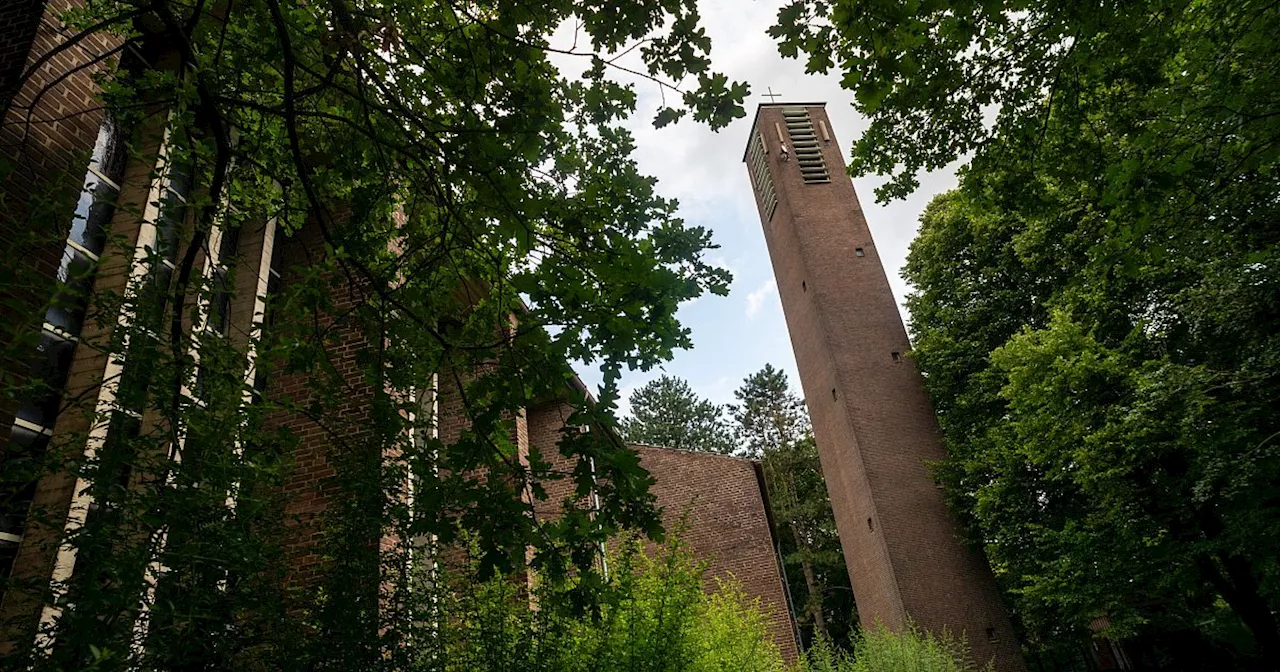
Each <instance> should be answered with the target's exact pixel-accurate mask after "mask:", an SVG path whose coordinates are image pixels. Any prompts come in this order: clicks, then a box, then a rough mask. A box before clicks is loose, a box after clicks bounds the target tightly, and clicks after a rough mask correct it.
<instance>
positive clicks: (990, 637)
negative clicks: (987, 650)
mask: <svg viewBox="0 0 1280 672" xmlns="http://www.w3.org/2000/svg"><path fill="white" fill-rule="evenodd" d="M987 641H988V642H994V641H996V629H995V628H987Z"/></svg>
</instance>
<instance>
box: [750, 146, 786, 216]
mask: <svg viewBox="0 0 1280 672" xmlns="http://www.w3.org/2000/svg"><path fill="white" fill-rule="evenodd" d="M768 158H769V150H768V149H766V148H765V146H764V136H763V135H761V134H760V133H759V132H757V133H756V137H754V138H752V140H751V151H749V152H747V161H748V162H750V164H751V182H752V183H753V184H755V187H756V191H758V192H760V203H761V205H762V206H763V207H764V218H765V221H768V220H771V219H773V211H774V210H776V209H777V207H778V192H777V191H775V190H774V188H773V175H771V174H770V173H769V161H768Z"/></svg>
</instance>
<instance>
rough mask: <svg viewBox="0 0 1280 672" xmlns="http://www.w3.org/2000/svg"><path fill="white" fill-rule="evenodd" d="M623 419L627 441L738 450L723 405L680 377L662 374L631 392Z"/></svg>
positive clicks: (729, 451) (715, 450)
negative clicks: (629, 410)
mask: <svg viewBox="0 0 1280 672" xmlns="http://www.w3.org/2000/svg"><path fill="white" fill-rule="evenodd" d="M630 401H631V414H630V415H629V416H628V417H627V418H625V419H624V420H623V421H622V433H623V436H625V437H626V439H627V440H628V441H634V442H636V443H647V444H649V445H651V446H663V447H666V448H677V449H680V450H700V451H702V452H706V453H720V454H721V455H729V454H732V453H736V452H738V445H737V443H735V442H734V440H733V431H732V430H731V429H730V428H729V424H728V423H727V422H725V419H724V408H723V407H721V406H719V405H717V404H713V403H711V402H710V401H709V400H707V399H703V398H702V397H699V396H698V395H697V393H695V392H694V391H693V388H691V387H689V383H688V382H687V381H685V380H684V379H683V378H677V377H675V376H668V375H665V374H664V375H662V376H659V377H658V378H655V379H654V380H651V381H649V382H648V383H645V384H644V385H642V386H641V387H639V388H637V389H636V390H635V391H634V392H632V393H631V399H630Z"/></svg>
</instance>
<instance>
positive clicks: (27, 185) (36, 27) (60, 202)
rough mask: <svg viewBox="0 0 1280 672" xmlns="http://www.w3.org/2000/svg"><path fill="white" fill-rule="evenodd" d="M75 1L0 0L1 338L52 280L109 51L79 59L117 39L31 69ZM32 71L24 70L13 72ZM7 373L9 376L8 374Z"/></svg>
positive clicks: (16, 370)
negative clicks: (4, 263) (4, 299)
mask: <svg viewBox="0 0 1280 672" xmlns="http://www.w3.org/2000/svg"><path fill="white" fill-rule="evenodd" d="M77 4H79V3H78V0H50V1H49V2H48V3H47V4H46V3H45V2H39V1H36V0H11V1H9V2H3V3H0V107H3V109H4V112H3V118H2V119H0V166H3V168H4V170H0V193H3V194H4V198H3V199H2V200H0V250H4V251H5V254H6V257H7V258H8V259H10V260H14V261H16V262H17V263H15V264H13V265H12V266H9V267H6V268H4V269H3V270H0V281H3V284H4V286H5V291H6V293H7V294H9V296H10V297H11V298H12V299H17V301H16V302H14V303H11V304H9V305H8V306H7V307H6V308H5V309H3V311H0V324H3V327H0V342H2V343H4V344H5V345H7V344H8V343H9V342H10V339H11V338H14V337H15V335H16V334H19V333H22V332H24V331H26V332H31V331H38V330H39V328H40V317H41V314H42V310H41V307H42V306H43V305H44V303H45V302H47V301H48V300H49V297H50V296H51V294H52V291H53V288H54V273H55V271H56V270H57V267H58V261H59V259H60V258H61V254H62V245H63V239H64V238H65V237H66V234H67V231H68V230H69V229H70V227H71V214H72V212H73V210H74V208H75V204H76V200H77V198H78V195H79V190H80V186H81V181H82V180H83V179H84V173H85V167H86V165H87V159H88V156H89V152H90V150H92V149H93V144H94V140H95V139H96V138H97V135H98V127H99V126H100V125H101V123H102V110H101V109H100V108H101V105H100V103H99V102H98V101H97V98H96V97H97V95H98V87H97V85H96V84H95V83H94V81H93V77H94V76H95V75H96V74H98V73H99V72H101V71H102V69H103V68H109V67H111V65H112V64H111V62H110V60H111V59H108V60H107V61H104V62H103V63H100V64H98V65H94V66H90V67H85V66H86V64H87V63H88V62H90V61H91V60H92V59H93V58H94V56H95V55H97V54H104V53H107V52H109V51H110V49H111V48H112V47H113V46H115V44H116V40H115V38H113V37H110V36H106V35H94V36H91V37H89V38H87V39H85V40H84V41H83V42H82V43H81V45H80V47H79V48H75V49H68V50H66V51H63V52H61V53H59V54H57V55H55V56H53V57H52V58H49V59H48V60H47V61H45V62H44V63H43V64H42V65H41V66H40V67H38V68H34V69H32V68H33V66H34V64H35V63H36V62H37V60H38V59H40V57H42V56H43V55H45V54H48V53H50V52H52V51H53V50H54V49H56V48H57V47H58V46H59V45H61V44H62V43H64V42H65V41H66V40H67V39H68V38H70V37H71V36H72V33H71V32H70V31H68V30H65V29H64V28H62V26H61V24H60V22H59V21H58V16H59V15H60V14H61V13H63V12H65V11H66V10H67V9H69V8H71V7H73V6H76V5H77ZM29 69H32V72H31V76H30V77H29V78H26V79H20V78H21V75H22V73H24V72H26V71H27V70H29ZM27 374H28V369H27V363H26V362H25V361H24V360H23V359H22V358H21V357H17V358H4V359H0V377H5V378H9V379H10V380H20V379H23V378H25V376H26V375H27ZM10 377H12V378H10ZM14 410H15V408H14V407H13V406H11V405H10V404H9V403H8V402H0V453H2V452H3V446H4V444H6V443H7V442H8V440H9V429H10V425H11V423H12V421H13V413H14Z"/></svg>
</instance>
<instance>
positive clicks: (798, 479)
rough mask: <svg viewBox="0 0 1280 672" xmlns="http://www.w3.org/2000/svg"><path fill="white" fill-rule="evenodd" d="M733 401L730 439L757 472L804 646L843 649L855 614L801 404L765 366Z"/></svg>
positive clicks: (778, 375)
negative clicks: (823, 644) (732, 435)
mask: <svg viewBox="0 0 1280 672" xmlns="http://www.w3.org/2000/svg"><path fill="white" fill-rule="evenodd" d="M734 396H735V397H736V398H737V400H738V403H737V404H735V405H733V406H731V407H730V411H731V413H732V415H733V419H734V421H735V422H736V423H737V427H736V428H735V435H736V436H737V439H738V443H739V444H740V445H742V446H744V447H745V449H746V451H747V455H748V456H749V457H752V458H754V459H757V460H760V463H761V464H762V465H763V467H764V475H765V487H767V488H768V492H769V505H770V507H771V508H772V510H773V519H774V523H775V524H776V525H777V526H778V530H777V533H778V535H779V540H780V543H781V552H782V556H783V564H784V566H785V569H786V573H787V583H788V584H789V585H790V588H791V596H792V600H793V601H794V602H795V606H796V611H797V612H798V613H797V614H796V617H797V619H798V620H799V621H800V625H801V629H802V631H803V634H805V635H807V637H806V638H805V640H806V644H809V643H813V642H816V641H821V640H826V641H828V642H835V643H836V644H837V645H839V646H844V645H846V644H847V643H849V641H850V636H851V635H852V634H853V631H854V629H855V627H856V624H857V618H858V615H857V610H856V608H855V607H854V603H853V589H852V587H851V586H850V585H849V571H848V569H847V568H846V566H845V562H844V553H843V551H842V550H841V548H840V537H839V535H838V533H837V532H836V521H835V514H834V513H832V511H831V500H830V498H829V497H828V495H827V486H826V482H825V481H824V480H823V478H822V464H821V462H820V461H819V460H818V448H817V444H816V443H815V442H814V439H813V430H812V428H811V427H810V425H809V414H808V413H807V412H806V411H805V407H804V401H803V400H801V399H800V398H799V397H797V396H796V395H795V394H793V393H792V392H791V386H790V383H789V382H788V381H787V374H786V373H784V372H783V371H781V370H779V369H776V368H774V367H773V365H770V364H766V365H765V367H764V368H763V369H761V370H760V371H758V372H756V373H753V374H751V375H750V376H747V377H746V379H745V380H743V382H742V386H741V387H739V388H738V389H737V390H736V391H735V392H734Z"/></svg>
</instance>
